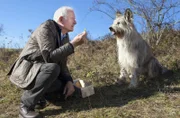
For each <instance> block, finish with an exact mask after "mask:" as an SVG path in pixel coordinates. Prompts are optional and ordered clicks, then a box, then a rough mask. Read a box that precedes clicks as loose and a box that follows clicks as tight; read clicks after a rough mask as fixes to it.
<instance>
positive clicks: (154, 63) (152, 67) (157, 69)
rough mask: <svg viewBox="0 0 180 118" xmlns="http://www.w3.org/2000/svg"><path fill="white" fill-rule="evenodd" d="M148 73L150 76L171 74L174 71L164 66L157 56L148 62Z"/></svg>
mask: <svg viewBox="0 0 180 118" xmlns="http://www.w3.org/2000/svg"><path fill="white" fill-rule="evenodd" d="M148 70H149V71H148V75H149V77H150V78H154V77H158V76H166V77H167V76H171V75H173V71H171V70H168V69H167V68H166V67H163V66H162V65H161V64H160V63H159V61H158V60H157V59H156V58H152V59H151V61H150V62H149V64H148Z"/></svg>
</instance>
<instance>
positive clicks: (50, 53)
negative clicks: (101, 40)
mask: <svg viewBox="0 0 180 118" xmlns="http://www.w3.org/2000/svg"><path fill="white" fill-rule="evenodd" d="M75 24H76V20H75V14H74V10H73V9H72V8H71V7H67V6H64V7H60V8H59V9H58V10H57V11H56V12H55V13H54V18H53V20H47V21H45V22H44V23H42V24H41V25H40V26H39V27H38V28H37V29H36V30H35V31H34V32H33V33H32V35H31V36H30V39H29V41H28V42H27V44H26V46H25V48H24V49H23V50H22V52H21V54H20V55H19V57H18V59H17V60H16V61H15V63H14V64H13V66H12V68H11V70H10V72H9V73H8V75H10V81H11V82H12V83H14V84H15V85H17V86H19V87H21V88H23V89H24V90H25V91H24V92H23V94H22V96H21V103H20V112H19V116H20V117H22V118H41V117H43V116H42V115H41V114H40V113H38V112H35V110H34V108H35V105H36V104H37V103H38V101H39V100H40V99H41V98H42V97H43V96H44V94H45V93H47V92H53V91H59V90H60V89H61V88H62V85H64V86H63V93H64V94H65V99H66V98H67V97H69V96H70V95H72V94H73V92H74V91H75V88H74V86H73V80H72V77H71V75H70V73H69V70H68V67H67V57H68V56H69V55H71V54H73V53H74V48H75V47H77V46H78V45H81V44H83V43H84V42H85V41H86V40H87V39H86V36H87V33H86V32H85V31H84V32H82V33H80V34H78V35H77V36H76V37H74V39H73V40H71V41H69V36H68V32H71V31H73V30H74V26H75Z"/></svg>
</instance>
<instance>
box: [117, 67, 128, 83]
mask: <svg viewBox="0 0 180 118" xmlns="http://www.w3.org/2000/svg"><path fill="white" fill-rule="evenodd" d="M127 76H128V74H127V71H126V69H125V68H121V70H120V76H119V80H118V82H117V83H118V84H119V85H122V84H125V83H126V78H127Z"/></svg>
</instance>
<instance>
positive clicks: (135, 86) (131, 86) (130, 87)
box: [128, 84, 137, 89]
mask: <svg viewBox="0 0 180 118" xmlns="http://www.w3.org/2000/svg"><path fill="white" fill-rule="evenodd" d="M128 88H129V89H133V88H137V85H134V84H130V85H129V86H128Z"/></svg>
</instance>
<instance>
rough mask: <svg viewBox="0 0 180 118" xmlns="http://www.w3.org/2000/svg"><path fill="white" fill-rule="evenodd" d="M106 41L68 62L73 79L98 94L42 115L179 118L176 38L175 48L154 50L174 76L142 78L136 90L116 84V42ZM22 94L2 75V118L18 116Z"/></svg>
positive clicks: (85, 48)
mask: <svg viewBox="0 0 180 118" xmlns="http://www.w3.org/2000/svg"><path fill="white" fill-rule="evenodd" d="M106 38H108V37H104V40H101V41H90V42H89V43H88V44H85V45H83V46H82V47H79V48H77V49H76V53H75V54H74V55H73V56H71V57H70V61H69V67H70V71H71V73H72V75H73V78H75V79H76V78H81V79H83V80H86V81H91V82H92V83H93V85H94V87H95V92H96V94H95V95H93V96H91V97H89V98H85V99H82V98H79V99H77V98H70V99H68V100H67V101H65V102H58V104H57V106H55V105H53V104H49V105H48V106H47V107H46V108H45V109H43V110H41V112H42V113H43V114H44V115H45V116H46V117H47V118H85V117H88V118H119V117H122V118H178V117H180V93H179V91H180V70H178V69H179V67H180V66H179V65H180V64H179V62H180V59H179V54H180V52H179V49H178V47H179V46H180V45H179V44H178V41H177V39H174V40H175V42H176V43H177V44H176V45H175V44H171V45H170V44H169V43H168V42H166V43H167V44H166V45H160V47H161V48H157V49H156V51H155V54H156V56H157V58H158V59H159V60H160V62H161V63H162V64H163V65H164V66H166V67H168V68H169V69H172V70H174V72H175V74H174V75H173V76H172V77H161V78H156V79H155V80H148V81H147V80H144V79H141V82H140V86H139V87H138V88H137V89H133V90H129V89H127V86H118V85H116V84H115V81H116V79H117V78H118V76H119V75H118V74H119V66H118V64H117V58H116V42H115V40H113V39H106ZM171 40H172V39H171ZM174 45H175V46H174ZM173 46H174V47H173ZM167 47H169V49H168V50H167ZM162 52H164V53H162ZM21 92H22V91H21V90H20V89H18V88H16V87H15V86H14V85H12V84H11V83H10V82H9V81H8V79H7V78H5V77H4V73H2V74H1V76H0V118H15V117H18V104H19V97H20V94H21Z"/></svg>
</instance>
